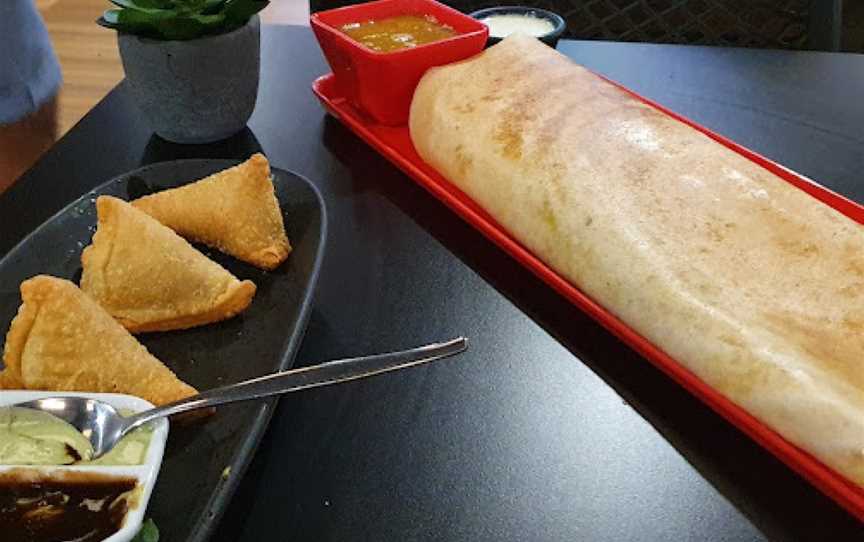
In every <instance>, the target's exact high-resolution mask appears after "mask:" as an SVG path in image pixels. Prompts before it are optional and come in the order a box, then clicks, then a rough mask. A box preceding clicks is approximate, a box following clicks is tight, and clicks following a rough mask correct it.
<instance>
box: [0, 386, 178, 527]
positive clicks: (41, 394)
mask: <svg viewBox="0 0 864 542" xmlns="http://www.w3.org/2000/svg"><path fill="white" fill-rule="evenodd" d="M45 397H89V398H93V399H99V400H100V401H105V402H106V403H108V404H110V405H112V406H113V407H114V408H117V409H124V410H131V411H133V412H141V411H144V410H149V409H151V408H153V405H152V404H150V403H149V402H147V401H145V400H144V399H140V398H138V397H133V396H131V395H121V394H118V393H76V392H57V391H2V392H0V406H9V405H13V404H16V403H23V402H25V401H32V400H34V399H42V398H45ZM152 427H153V434H152V435H151V437H150V446H149V447H148V448H147V456H146V458H145V459H144V463H142V464H141V465H133V466H116V467H113V466H104V465H97V466H75V465H57V466H53V465H50V466H46V465H34V466H30V465H28V466H23V468H26V469H32V470H35V471H39V472H44V473H52V472H69V471H78V472H96V473H100V474H106V475H112V476H127V477H131V478H135V479H136V480H137V482H138V484H139V485H140V486H141V487H142V488H143V491H142V493H141V498H140V499H139V501H138V503H137V505H136V506H135V507H134V508H133V507H130V509H129V511H128V512H126V517H125V518H124V519H123V526H122V527H121V528H120V530H119V531H117V532H116V533H114V534H113V535H111V536H109V537H108V538H106V539H105V540H104V542H129V541H130V540H132V539H133V538H134V537H135V535H136V534H138V531H139V530H140V529H141V523H142V522H143V521H144V512H145V511H146V510H147V503H148V502H149V501H150V495H151V494H152V493H153V486H155V485H156V477H157V476H158V475H159V468H160V467H161V465H162V454H163V452H164V451H165V442H166V441H167V440H168V420H166V419H164V418H163V419H161V420H158V421H156V422H153V423H152ZM20 468H22V466H21V465H2V464H0V474H2V473H3V472H7V471H9V470H12V469H20Z"/></svg>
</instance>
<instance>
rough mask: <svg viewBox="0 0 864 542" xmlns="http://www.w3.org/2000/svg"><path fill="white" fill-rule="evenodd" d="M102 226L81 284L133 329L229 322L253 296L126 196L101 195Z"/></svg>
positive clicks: (251, 288)
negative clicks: (119, 197) (133, 204)
mask: <svg viewBox="0 0 864 542" xmlns="http://www.w3.org/2000/svg"><path fill="white" fill-rule="evenodd" d="M96 210H97V212H98V215H99V224H98V228H97V230H96V234H95V235H93V244H92V245H90V246H89V247H87V248H86V249H84V253H83V254H82V255H81V263H82V267H83V274H82V275H81V289H82V290H84V292H86V293H87V294H88V295H89V296H91V297H92V298H93V299H95V300H96V301H97V302H98V303H99V304H100V305H102V307H104V308H105V310H107V311H108V313H109V314H111V315H112V316H113V317H114V318H116V319H117V320H118V321H119V322H120V323H121V324H123V327H125V328H126V329H128V330H129V331H131V332H133V333H139V332H145V331H166V330H170V329H184V328H189V327H194V326H200V325H203V324H208V323H211V322H216V321H219V320H225V319H227V318H231V317H232V316H234V315H236V314H238V313H240V312H241V311H243V310H244V309H246V307H248V306H249V303H250V302H251V301H252V296H254V295H255V285H254V284H253V283H252V282H251V281H249V280H244V281H242V282H241V281H239V280H237V278H236V277H235V276H234V275H232V274H231V273H229V272H228V271H227V270H225V269H224V268H223V267H222V266H220V265H219V264H217V263H216V262H214V261H212V260H210V259H208V258H207V257H206V256H204V255H203V254H201V253H200V252H198V251H197V250H196V249H195V248H194V247H192V245H190V244H189V243H188V242H186V240H185V239H183V238H182V237H180V236H179V235H177V234H176V233H174V232H173V231H171V229H169V228H168V227H166V226H163V225H162V224H160V223H159V222H157V221H156V220H154V219H153V218H151V217H150V216H149V215H147V214H146V213H143V212H141V211H139V210H138V209H136V208H134V207H132V206H131V205H129V204H128V203H126V202H125V201H123V200H120V199H117V198H113V197H111V196H100V197H99V199H97V200H96Z"/></svg>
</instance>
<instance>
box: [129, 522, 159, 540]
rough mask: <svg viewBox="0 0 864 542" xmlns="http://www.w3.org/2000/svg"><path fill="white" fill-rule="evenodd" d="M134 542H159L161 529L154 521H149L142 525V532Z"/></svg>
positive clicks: (136, 536)
mask: <svg viewBox="0 0 864 542" xmlns="http://www.w3.org/2000/svg"><path fill="white" fill-rule="evenodd" d="M132 542H159V529H158V528H156V524H155V523H153V520H152V519H148V520H147V521H145V522H144V524H143V525H141V530H140V531H138V534H136V535H135V538H133V539H132Z"/></svg>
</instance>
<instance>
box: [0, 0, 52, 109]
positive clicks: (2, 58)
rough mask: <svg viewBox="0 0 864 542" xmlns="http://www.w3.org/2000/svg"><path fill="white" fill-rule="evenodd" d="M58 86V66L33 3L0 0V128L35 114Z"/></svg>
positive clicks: (46, 32) (24, 0)
mask: <svg viewBox="0 0 864 542" xmlns="http://www.w3.org/2000/svg"><path fill="white" fill-rule="evenodd" d="M61 82H62V76H61V74H60V64H59V63H58V62H57V57H56V56H55V55H54V49H53V48H52V47H51V40H50V39H49V38H48V31H47V30H46V29H45V24H44V23H43V22H42V18H41V17H40V16H39V12H37V11H36V6H35V5H34V4H33V0H0V124H9V123H12V122H16V121H19V120H21V119H22V118H24V117H26V116H27V115H29V114H31V113H34V112H36V110H38V109H39V108H40V107H42V106H43V105H44V104H45V102H47V101H48V100H49V99H50V98H51V97H52V96H54V95H55V94H56V93H57V90H58V89H59V88H60V84H61Z"/></svg>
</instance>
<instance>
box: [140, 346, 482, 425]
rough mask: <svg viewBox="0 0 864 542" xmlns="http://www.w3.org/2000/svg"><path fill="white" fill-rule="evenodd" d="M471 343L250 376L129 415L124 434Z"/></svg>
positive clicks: (368, 373)
mask: <svg viewBox="0 0 864 542" xmlns="http://www.w3.org/2000/svg"><path fill="white" fill-rule="evenodd" d="M467 347H468V339H466V338H464V337H459V338H457V339H452V340H450V341H447V342H444V343H436V344H428V345H426V346H420V347H417V348H412V349H410V350H402V351H399V352H390V353H387V354H377V355H374V356H364V357H358V358H348V359H341V360H336V361H328V362H327V363H322V364H320V365H314V366H311V367H303V368H302V369H294V370H292V371H284V372H281V373H274V374H271V375H267V376H262V377H260V378H254V379H252V380H246V381H244V382H239V383H237V384H232V385H230V386H224V387H221V388H216V389H212V390H208V391H205V392H203V393H199V394H198V395H194V396H192V397H189V398H187V399H183V400H181V401H176V402H174V403H169V404H167V405H164V406H161V407H159V408H154V409H152V410H148V411H145V412H141V413H140V414H137V415H135V416H130V417H129V418H127V423H128V425H127V426H126V429H125V430H124V431H123V434H126V433H128V432H129V431H131V430H132V429H135V428H136V427H140V426H141V425H144V424H145V423H147V422H149V421H152V420H155V419H156V418H161V417H163V416H171V415H174V414H180V413H181V412H188V411H190V410H197V409H199V408H210V407H214V406H217V405H223V404H225V403H233V402H235V401H248V400H250V399H260V398H262V397H269V396H271V395H279V394H282V393H288V392H292V391H298V390H305V389H309V388H317V387H319V386H328V385H330V384H338V383H340V382H348V381H350V380H357V379H359V378H365V377H367V376H373V375H377V374H381V373H386V372H389V371H395V370H397V369H403V368H405V367H412V366H414V365H421V364H423V363H428V362H430V361H435V360H438V359H441V358H446V357H449V356H452V355H455V354H459V353H461V352H464V351H465V349H466V348H467Z"/></svg>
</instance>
